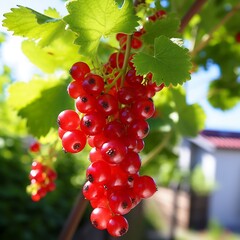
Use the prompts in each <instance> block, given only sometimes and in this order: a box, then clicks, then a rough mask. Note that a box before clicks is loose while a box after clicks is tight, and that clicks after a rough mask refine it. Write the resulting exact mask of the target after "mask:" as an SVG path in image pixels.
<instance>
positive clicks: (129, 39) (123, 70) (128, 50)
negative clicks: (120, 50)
mask: <svg viewBox="0 0 240 240" xmlns="http://www.w3.org/2000/svg"><path fill="white" fill-rule="evenodd" d="M132 36H133V35H127V42H126V44H127V46H126V52H125V55H124V61H123V68H122V71H121V72H122V76H125V75H126V72H127V67H128V61H129V57H130V52H131V42H132ZM123 83H124V78H122V82H121V86H123Z"/></svg>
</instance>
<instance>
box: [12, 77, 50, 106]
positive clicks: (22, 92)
mask: <svg viewBox="0 0 240 240" xmlns="http://www.w3.org/2000/svg"><path fill="white" fill-rule="evenodd" d="M47 85H49V83H48V82H44V81H42V80H40V79H33V80H31V81H29V82H27V83H26V82H16V83H14V84H12V85H11V86H10V87H9V88H8V93H9V97H8V104H9V105H10V106H11V107H12V108H13V109H15V110H20V109H22V108H24V107H25V106H26V105H28V104H29V103H31V102H32V101H34V100H35V99H36V98H39V97H40V95H41V91H43V89H45V88H46V87H47ZM16 99H17V101H16Z"/></svg>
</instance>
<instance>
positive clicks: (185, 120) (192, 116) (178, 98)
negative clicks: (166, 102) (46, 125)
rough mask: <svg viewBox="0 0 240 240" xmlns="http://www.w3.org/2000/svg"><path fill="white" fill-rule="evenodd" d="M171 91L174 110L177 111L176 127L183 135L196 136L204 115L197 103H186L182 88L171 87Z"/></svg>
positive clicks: (202, 124)
mask: <svg viewBox="0 0 240 240" xmlns="http://www.w3.org/2000/svg"><path fill="white" fill-rule="evenodd" d="M171 93H172V96H173V100H174V102H175V110H176V112H177V113H178V118H179V119H178V122H177V123H176V127H177V129H178V130H179V132H180V133H181V134H182V135H183V136H187V137H194V136H197V134H198V133H199V131H200V130H202V129H203V128H204V124H205V119H206V115H205V113H204V111H203V109H202V108H201V107H200V105H198V104H191V105H188V104H187V103H186V95H185V92H184V90H183V88H180V87H179V88H172V89H171Z"/></svg>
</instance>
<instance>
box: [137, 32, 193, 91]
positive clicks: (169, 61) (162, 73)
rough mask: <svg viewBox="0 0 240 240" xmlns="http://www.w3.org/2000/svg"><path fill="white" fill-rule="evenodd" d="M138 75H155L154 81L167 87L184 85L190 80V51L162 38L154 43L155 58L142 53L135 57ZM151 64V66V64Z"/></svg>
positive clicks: (164, 37)
mask: <svg viewBox="0 0 240 240" xmlns="http://www.w3.org/2000/svg"><path fill="white" fill-rule="evenodd" d="M133 63H134V65H135V67H136V70H137V74H139V75H144V74H147V73H149V72H151V73H152V74H153V81H156V83H157V84H161V83H164V84H165V85H166V86H169V85H170V84H172V85H177V84H183V82H185V81H186V80H188V79H190V69H191V62H190V56H189V55H188V50H187V49H186V48H183V47H181V46H179V45H178V44H176V43H174V42H173V41H171V40H170V39H169V38H167V37H166V36H160V37H158V38H156V39H155V41H154V56H152V55H148V54H146V53H143V52H140V53H137V54H136V55H135V56H134V57H133ZM149 63H151V64H149Z"/></svg>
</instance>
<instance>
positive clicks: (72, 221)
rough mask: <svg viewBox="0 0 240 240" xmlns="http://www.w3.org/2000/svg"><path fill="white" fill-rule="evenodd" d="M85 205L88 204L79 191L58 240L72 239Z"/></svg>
mask: <svg viewBox="0 0 240 240" xmlns="http://www.w3.org/2000/svg"><path fill="white" fill-rule="evenodd" d="M87 203H88V202H87V201H86V199H84V197H83V195H82V191H80V193H79V195H78V196H77V198H76V201H75V204H74V205H73V207H72V210H71V212H70V214H69V216H68V219H67V221H66V222H65V224H64V226H63V229H62V231H61V233H60V235H59V238H58V240H71V239H72V238H73V235H74V233H75V231H76V228H77V226H78V224H79V221H80V220H81V218H82V216H83V214H84V212H85V210H86V207H87Z"/></svg>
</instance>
